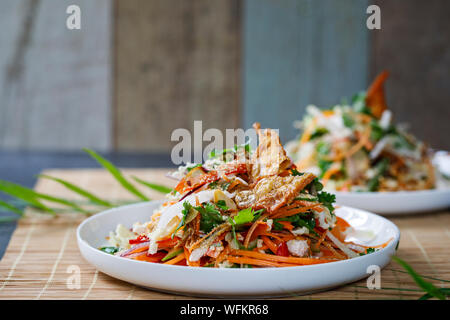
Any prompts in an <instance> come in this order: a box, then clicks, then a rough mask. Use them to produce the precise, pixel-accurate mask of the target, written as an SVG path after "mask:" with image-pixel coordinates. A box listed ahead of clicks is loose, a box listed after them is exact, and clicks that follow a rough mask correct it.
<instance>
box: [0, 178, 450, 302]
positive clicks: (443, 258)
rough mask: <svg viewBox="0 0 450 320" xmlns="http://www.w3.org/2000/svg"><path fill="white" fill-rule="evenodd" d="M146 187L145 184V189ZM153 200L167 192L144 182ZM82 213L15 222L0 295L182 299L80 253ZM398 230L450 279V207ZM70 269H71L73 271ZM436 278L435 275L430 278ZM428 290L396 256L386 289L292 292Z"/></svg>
mask: <svg viewBox="0 0 450 320" xmlns="http://www.w3.org/2000/svg"><path fill="white" fill-rule="evenodd" d="M123 172H124V174H125V175H126V176H130V175H136V176H139V177H141V178H142V179H144V180H147V181H153V182H156V183H161V184H165V185H167V186H173V184H174V182H173V180H170V179H169V178H167V177H165V173H166V170H165V169H125V170H123ZM45 174H48V175H52V176H55V177H59V178H63V179H66V180H68V181H71V182H73V183H75V184H77V185H79V186H81V187H83V188H86V189H88V190H89V191H91V192H93V193H95V194H97V195H98V196H100V197H103V198H106V199H111V200H112V199H114V200H132V199H134V198H133V195H130V194H129V193H128V192H126V191H124V190H123V189H122V188H121V187H120V185H118V183H117V182H116V181H115V180H114V179H113V178H112V177H111V176H110V175H109V173H107V172H105V171H104V170H101V169H79V170H61V169H55V170H46V171H45ZM35 189H36V190H38V191H39V192H44V193H48V194H51V195H54V196H59V197H65V198H70V199H80V198H78V197H77V196H76V195H74V194H73V193H71V192H70V191H68V190H67V189H65V188H64V187H61V186H60V185H59V184H57V183H55V182H54V181H50V180H44V179H39V180H38V182H37V184H36V187H35ZM141 189H142V188H141ZM142 191H143V192H144V193H146V195H147V196H149V197H150V198H152V199H160V198H162V197H163V196H162V195H161V194H158V193H157V192H154V191H152V190H144V189H142ZM82 219H84V217H83V216H81V215H79V214H73V213H65V214H61V215H59V216H58V217H57V218H53V217H43V216H36V215H35V214H34V213H33V212H32V211H31V210H29V209H28V211H27V218H25V219H23V220H21V221H20V222H19V223H18V227H17V228H16V229H15V231H14V234H13V236H12V238H11V241H10V243H9V245H8V248H7V250H6V253H5V255H4V257H3V258H2V260H1V261H0V299H56V298H58V299H61V298H63V299H180V298H183V299H184V298H186V297H184V296H179V295H175V294H167V293H160V292H157V291H152V290H147V289H143V288H140V287H136V286H134V285H132V284H129V283H126V282H123V281H120V280H117V279H114V278H112V277H109V276H107V275H105V274H103V273H101V272H98V271H97V270H96V269H95V268H94V267H92V266H91V265H89V264H88V263H87V262H86V261H85V260H84V259H83V258H82V257H81V255H80V253H79V251H78V247H77V244H76V235H75V230H76V227H77V226H78V224H79V222H80V221H82ZM390 219H391V220H392V221H393V222H394V223H395V224H397V226H398V227H399V229H400V232H401V241H400V246H399V250H398V253H397V254H398V256H399V257H400V258H402V259H404V260H405V261H407V262H408V263H410V264H411V265H412V267H413V268H414V269H415V270H416V271H417V272H418V273H420V274H421V275H424V276H428V277H431V278H429V281H431V282H432V283H434V284H435V285H436V286H438V287H448V286H449V282H446V281H442V280H438V279H443V280H447V281H448V280H450V261H449V253H450V249H449V248H450V231H449V225H450V224H449V223H450V214H449V212H434V213H431V212H430V213H424V214H416V215H411V216H398V217H392V218H390ZM73 268H75V269H77V268H79V269H77V270H79V271H80V279H81V282H80V287H79V288H78V289H70V288H69V287H68V286H67V283H68V281H70V279H71V278H70V276H71V275H72V273H71V272H73V270H74V269H73ZM71 270H72V271H71ZM433 278H434V279H433ZM422 294H423V292H422V291H421V290H420V289H419V288H418V287H417V285H416V284H415V283H414V281H413V280H412V278H411V277H410V276H409V275H408V274H407V273H405V272H404V270H403V269H402V268H401V267H400V266H399V265H398V264H396V263H393V262H391V263H390V264H389V265H388V266H387V267H386V268H384V269H383V271H382V273H381V289H378V290H369V289H368V288H367V286H366V280H361V281H358V282H355V283H352V284H348V285H345V286H342V287H339V288H336V289H333V290H329V291H325V292H321V293H314V294H310V295H302V296H300V295H298V296H297V295H294V296H291V297H289V299H417V298H419V297H420V296H421V295H422Z"/></svg>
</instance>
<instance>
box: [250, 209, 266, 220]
mask: <svg viewBox="0 0 450 320" xmlns="http://www.w3.org/2000/svg"><path fill="white" fill-rule="evenodd" d="M263 212H264V209H259V210H257V211H255V212H253V220H252V222H255V221H256V220H258V219H259V217H261V215H262V214H263Z"/></svg>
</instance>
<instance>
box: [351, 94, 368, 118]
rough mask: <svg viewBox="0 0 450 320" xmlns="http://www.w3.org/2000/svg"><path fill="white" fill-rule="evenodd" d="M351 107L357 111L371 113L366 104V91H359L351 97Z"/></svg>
mask: <svg viewBox="0 0 450 320" xmlns="http://www.w3.org/2000/svg"><path fill="white" fill-rule="evenodd" d="M352 107H353V110H355V111H356V112H359V113H365V114H367V115H372V113H371V112H370V109H369V108H368V107H367V106H366V92H365V91H361V92H359V93H357V94H355V95H354V96H353V97H352Z"/></svg>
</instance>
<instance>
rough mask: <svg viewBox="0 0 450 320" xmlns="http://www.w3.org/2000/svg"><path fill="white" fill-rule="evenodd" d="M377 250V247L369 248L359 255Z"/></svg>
mask: <svg viewBox="0 0 450 320" xmlns="http://www.w3.org/2000/svg"><path fill="white" fill-rule="evenodd" d="M375 251H376V250H375V248H367V249H366V251H365V252H361V253H360V254H359V255H360V256H364V255H366V254H369V253H374V252H375Z"/></svg>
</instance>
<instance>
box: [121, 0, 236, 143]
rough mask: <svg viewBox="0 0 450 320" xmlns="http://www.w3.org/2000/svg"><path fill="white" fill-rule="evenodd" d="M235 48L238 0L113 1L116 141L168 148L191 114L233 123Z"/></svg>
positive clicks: (210, 123) (206, 124) (212, 123)
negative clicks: (114, 5)
mask: <svg viewBox="0 0 450 320" xmlns="http://www.w3.org/2000/svg"><path fill="white" fill-rule="evenodd" d="M239 48H240V2H239V1H238V0H229V1H217V0H216V1H210V0H196V1H178V0H168V1H159V0H150V1H148V0H133V1H117V2H116V36H115V55H116V73H115V85H116V87H115V103H116V104H115V135H114V137H115V140H114V143H115V147H116V148H117V149H119V150H149V149H151V150H156V151H169V150H170V149H171V147H172V146H173V145H172V144H171V143H170V136H171V133H172V131H173V130H174V129H177V128H186V129H189V130H193V123H194V120H202V121H203V129H204V130H206V129H208V128H218V129H222V130H223V129H226V128H236V127H239V126H240V123H239V115H238V113H239V97H240V68H239V60H240V50H239ZM191 132H192V131H191Z"/></svg>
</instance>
